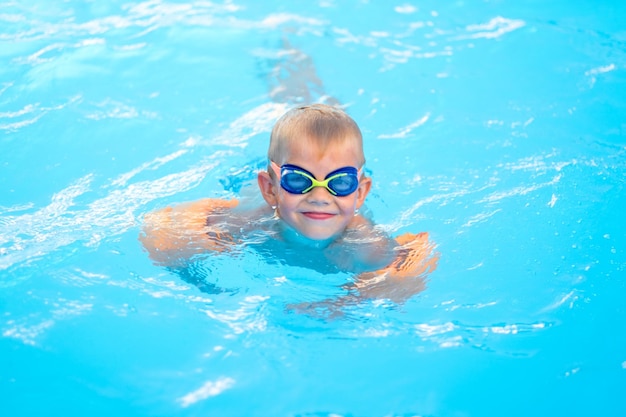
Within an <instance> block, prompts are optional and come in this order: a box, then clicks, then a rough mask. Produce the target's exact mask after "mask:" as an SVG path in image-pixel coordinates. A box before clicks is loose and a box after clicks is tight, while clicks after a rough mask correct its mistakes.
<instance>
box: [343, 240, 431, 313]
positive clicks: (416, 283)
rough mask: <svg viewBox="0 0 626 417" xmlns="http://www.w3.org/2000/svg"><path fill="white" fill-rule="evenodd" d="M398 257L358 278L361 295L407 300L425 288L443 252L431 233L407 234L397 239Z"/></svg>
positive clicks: (357, 283) (361, 296)
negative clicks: (439, 250) (430, 235)
mask: <svg viewBox="0 0 626 417" xmlns="http://www.w3.org/2000/svg"><path fill="white" fill-rule="evenodd" d="M396 243H397V246H396V248H395V251H396V257H395V259H394V260H393V262H391V263H390V264H389V265H388V266H386V267H384V268H382V269H379V270H377V271H373V272H365V273H361V274H359V275H358V276H357V277H356V281H355V282H354V284H353V285H354V288H355V289H356V290H357V292H358V294H359V298H386V299H389V300H392V301H394V302H403V301H406V300H408V299H409V298H410V297H412V296H413V295H415V294H417V293H419V292H421V291H423V290H424V287H425V284H424V278H425V275H426V274H427V273H430V272H432V271H434V270H435V268H437V263H438V261H439V253H438V252H436V251H435V244H434V243H432V242H431V241H429V239H428V233H426V232H423V233H418V234H414V233H405V234H403V235H400V236H398V237H397V238H396Z"/></svg>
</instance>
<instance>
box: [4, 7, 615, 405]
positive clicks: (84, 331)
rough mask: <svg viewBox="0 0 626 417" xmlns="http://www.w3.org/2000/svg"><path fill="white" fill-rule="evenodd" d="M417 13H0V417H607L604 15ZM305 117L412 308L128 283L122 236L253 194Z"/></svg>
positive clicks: (294, 289) (130, 264)
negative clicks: (354, 150)
mask: <svg viewBox="0 0 626 417" xmlns="http://www.w3.org/2000/svg"><path fill="white" fill-rule="evenodd" d="M441 3H442V2H434V1H424V2H419V3H415V2H400V3H388V2H373V1H372V2H370V1H356V0H355V1H345V2H338V1H333V0H323V1H319V2H290V3H289V2H278V1H267V2H251V1H249V2H245V1H244V2H233V1H224V2H205V1H196V2H187V3H185V2H164V1H159V0H153V1H145V2H134V3H127V2H121V1H114V0H109V1H106V2H105V1H102V2H95V1H83V2H81V1H77V0H69V1H65V2H57V3H56V4H50V2H47V1H37V0H35V1H31V2H28V4H21V3H17V2H4V3H2V6H1V8H0V10H1V11H0V44H1V47H0V59H1V65H0V144H1V145H0V146H1V147H0V149H1V152H0V334H1V335H2V337H1V338H0V398H1V401H0V415H3V416H57V415H63V416H74V415H76V416H84V415H90V416H111V415H120V416H346V417H347V416H353V417H358V416H502V415H507V416H517V415H519V416H522V415H537V416H553V415H569V416H588V415H601V416H623V415H625V414H626V400H625V399H624V393H625V392H626V327H625V325H624V323H625V322H626V307H625V306H626V304H624V298H625V296H626V284H625V282H624V279H623V278H624V274H625V269H626V258H625V256H624V253H625V252H624V247H625V244H626V222H625V221H624V219H623V214H621V215H620V214H619V213H621V212H623V209H624V207H626V193H625V192H624V191H625V190H624V186H625V183H626V117H625V115H626V31H625V30H624V25H623V16H626V3H622V2H617V1H599V2H593V3H592V2H588V3H584V2H582V3H581V2H576V4H573V3H571V2H564V1H557V2H548V3H546V2H539V1H533V0H524V1H517V2H513V1H506V0H501V1H473V2H463V1H456V2H452V1H451V2H445V4H441ZM314 101H323V102H328V103H337V104H340V105H342V106H345V108H346V110H347V112H348V113H349V114H350V115H351V116H352V117H353V118H354V119H355V120H356V121H357V122H358V123H359V125H360V126H361V128H362V130H363V133H364V140H365V151H366V158H367V165H366V169H367V172H368V174H369V175H371V176H372V178H373V180H374V186H373V190H372V192H371V193H370V195H369V196H368V200H367V210H368V211H369V212H371V215H372V217H373V219H374V220H375V222H376V223H377V224H379V225H380V226H381V227H383V228H384V229H385V230H387V231H388V232H389V233H390V234H392V235H393V236H397V235H400V234H402V233H405V232H413V233H417V232H421V231H427V232H429V234H430V237H431V239H432V240H433V241H434V242H436V244H437V251H438V253H439V254H440V260H439V265H438V267H437V269H436V270H434V271H433V272H432V273H430V274H429V275H428V276H426V277H424V279H425V284H426V286H425V289H424V290H423V291H422V292H420V293H418V294H416V295H414V296H413V297H411V298H410V299H409V300H407V301H406V302H404V303H401V304H396V303H393V302H391V301H389V300H388V299H384V298H381V299H371V300H365V301H362V302H360V303H351V304H349V305H346V306H344V307H342V308H339V309H335V310H332V311H322V312H311V311H306V309H304V310H303V309H301V308H298V306H302V305H306V304H307V303H314V302H318V301H324V300H333V299H337V298H341V297H342V296H343V295H345V293H346V290H345V289H344V285H345V284H346V283H348V282H350V280H351V277H350V276H349V275H348V274H345V273H340V272H332V273H323V272H320V271H319V270H316V269H315V268H306V267H302V266H289V265H287V266H286V265H283V264H281V263H280V262H277V260H276V258H272V257H271V256H268V255H267V254H262V253H259V252H258V251H254V250H247V249H244V250H242V251H241V252H239V253H237V255H236V256H227V255H225V254H219V255H215V256H210V257H207V258H205V259H203V260H202V261H200V262H196V263H194V264H190V265H189V266H188V267H187V268H183V269H180V270H168V269H166V268H163V267H160V266H158V265H154V264H153V263H152V262H151V261H150V259H149V258H148V256H147V254H146V253H145V252H144V251H143V250H142V248H141V246H140V244H139V242H138V240H137V237H138V235H139V232H140V229H141V224H142V218H143V216H144V215H145V214H146V213H148V212H150V211H152V210H154V209H157V208H161V207H164V206H166V205H169V204H175V203H179V202H183V201H189V200H195V199H199V198H204V197H218V198H241V197H242V196H251V195H252V196H253V195H255V189H254V182H255V178H256V171H257V170H258V169H262V167H263V165H264V162H265V154H266V150H267V144H268V137H269V131H270V129H271V126H272V124H273V123H274V121H275V120H276V119H277V118H278V117H280V115H281V114H282V113H283V112H284V111H286V110H287V109H288V108H290V107H292V106H294V105H297V104H300V103H306V102H314ZM253 198H254V197H253ZM256 198H258V196H257V197H256ZM259 201H260V200H259ZM277 256H279V255H277ZM317 313H319V314H317Z"/></svg>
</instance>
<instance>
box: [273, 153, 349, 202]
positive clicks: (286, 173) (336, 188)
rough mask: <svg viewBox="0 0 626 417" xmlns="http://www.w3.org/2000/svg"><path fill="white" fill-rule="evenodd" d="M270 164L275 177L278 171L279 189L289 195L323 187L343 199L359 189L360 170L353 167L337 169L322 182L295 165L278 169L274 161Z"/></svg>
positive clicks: (287, 165)
mask: <svg viewBox="0 0 626 417" xmlns="http://www.w3.org/2000/svg"><path fill="white" fill-rule="evenodd" d="M270 162H271V165H272V169H273V170H274V173H276V175H279V171H280V185H281V187H283V189H284V190H285V191H287V192H288V193H291V194H306V193H308V192H309V191H311V190H312V189H313V188H315V187H324V188H326V189H327V190H328V191H329V192H330V193H331V194H332V195H334V196H338V197H345V196H347V195H350V194H352V193H353V192H355V191H356V189H357V188H359V176H360V174H361V172H360V171H361V170H357V169H356V168H354V167H343V168H339V169H337V170H335V171H333V172H331V173H330V174H328V175H327V176H326V178H324V181H318V180H317V179H315V176H313V174H311V173H310V172H309V171H307V170H306V169H304V168H300V167H299V166H297V165H290V164H285V165H283V166H281V167H279V166H278V164H276V163H275V162H274V161H270Z"/></svg>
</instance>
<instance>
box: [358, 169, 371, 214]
mask: <svg viewBox="0 0 626 417" xmlns="http://www.w3.org/2000/svg"><path fill="white" fill-rule="evenodd" d="M370 188H372V179H371V178H369V177H365V176H364V177H363V178H361V181H359V188H357V189H356V208H357V209H359V208H361V206H362V205H363V203H364V202H365V197H367V195H368V194H369V192H370Z"/></svg>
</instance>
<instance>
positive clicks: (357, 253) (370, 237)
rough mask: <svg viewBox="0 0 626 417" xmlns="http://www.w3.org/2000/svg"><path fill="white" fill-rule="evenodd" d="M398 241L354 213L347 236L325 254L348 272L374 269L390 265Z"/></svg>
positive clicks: (330, 247) (332, 245)
mask: <svg viewBox="0 0 626 417" xmlns="http://www.w3.org/2000/svg"><path fill="white" fill-rule="evenodd" d="M395 246H397V243H396V241H395V240H394V239H392V238H391V237H390V236H389V235H388V234H387V233H385V232H384V231H383V230H381V229H378V228H376V227H374V225H373V224H372V222H370V221H369V220H368V219H366V218H365V217H363V216H361V215H360V214H359V215H357V216H355V217H354V219H353V220H352V222H351V223H350V225H349V226H348V228H347V229H346V232H345V233H344V236H342V237H341V239H339V240H337V241H336V242H334V243H333V244H331V245H330V246H329V248H328V250H327V251H326V257H327V259H329V260H330V261H332V262H333V263H334V264H335V265H337V266H338V267H339V268H340V269H342V270H346V271H354V272H358V271H372V270H375V269H379V268H382V267H384V266H386V265H388V264H389V263H390V262H391V261H392V260H393V257H394V248H395Z"/></svg>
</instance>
